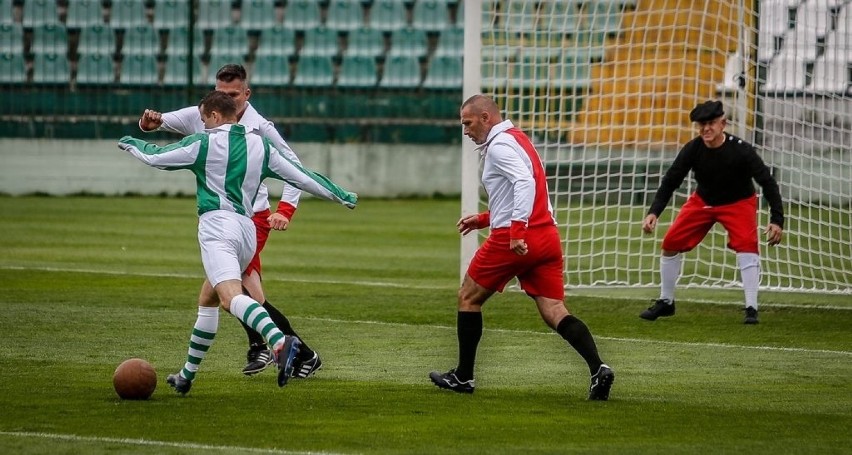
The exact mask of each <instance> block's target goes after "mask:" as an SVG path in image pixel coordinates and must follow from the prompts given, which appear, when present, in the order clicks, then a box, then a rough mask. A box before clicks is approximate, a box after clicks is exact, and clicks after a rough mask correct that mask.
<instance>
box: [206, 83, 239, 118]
mask: <svg viewBox="0 0 852 455" xmlns="http://www.w3.org/2000/svg"><path fill="white" fill-rule="evenodd" d="M198 107H199V108H200V109H201V110H203V111H204V113H205V114H207V115H209V114H210V113H211V112H214V111H215V112H218V113H219V114H221V115H222V117H225V118H233V117H236V116H237V103H236V101H234V99H233V98H231V97H230V96H228V94H227V93H224V92H220V91H217V90H213V91H212V92H210V93H208V94H207V95H205V96H204V98H202V99H201V102H200V103H198Z"/></svg>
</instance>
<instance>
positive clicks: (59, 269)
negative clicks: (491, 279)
mask: <svg viewBox="0 0 852 455" xmlns="http://www.w3.org/2000/svg"><path fill="white" fill-rule="evenodd" d="M0 270H23V271H27V270H32V271H39V272H63V273H91V274H94V275H119V276H147V277H153V278H188V279H198V280H203V279H204V276H203V275H200V274H198V275H195V274H189V273H167V272H126V271H119V270H95V269H83V268H66V267H29V266H27V267H25V266H15V265H0ZM263 280H264V281H276V282H280V283H316V284H339V285H347V286H373V287H383V288H398V289H425V290H454V289H458V286H456V285H423V284H402V283H391V282H384V281H346V280H314V279H311V280H305V279H297V278H286V277H281V276H275V275H273V274H267V275H266V276H264V277H263ZM619 289H623V288H619ZM506 292H522V291H521V290H520V289H517V288H515V287H507V288H506ZM567 292H568V294H569V295H567V297H568V298H570V297H571V295H570V293H572V292H574V293H576V295H577V296H579V297H589V298H595V297H598V298H605V299H609V300H625V301H628V300H629V301H631V302H647V301H650V300H651V299H642V298H639V299H637V298H634V297H627V296H608V295H601V294H599V293H592V294H584V293H583V292H582V289H572V290H569V291H567ZM774 292H777V291H774ZM688 301H689V302H691V303H703V304H712V305H725V306H737V307H742V306H743V303H742V301H740V300H737V301H723V300H701V299H688ZM762 306H763V307H766V308H799V309H811V310H838V311H852V306H848V307H847V306H837V305H819V304H815V305H798V304H786V303H772V304H762Z"/></svg>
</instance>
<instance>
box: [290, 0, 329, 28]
mask: <svg viewBox="0 0 852 455" xmlns="http://www.w3.org/2000/svg"><path fill="white" fill-rule="evenodd" d="M319 26H320V7H319V2H317V1H315V0H288V2H287V7H286V8H285V9H284V27H287V28H290V29H293V30H311V29H314V28H317V27H319Z"/></svg>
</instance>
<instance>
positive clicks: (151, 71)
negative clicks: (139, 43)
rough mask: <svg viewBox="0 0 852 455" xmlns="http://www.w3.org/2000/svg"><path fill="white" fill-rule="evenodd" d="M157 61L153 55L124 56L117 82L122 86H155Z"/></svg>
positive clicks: (156, 81)
mask: <svg viewBox="0 0 852 455" xmlns="http://www.w3.org/2000/svg"><path fill="white" fill-rule="evenodd" d="M158 79H159V77H158V76H157V59H156V58H155V57H154V56H153V55H125V56H124V58H123V59H122V61H121V72H120V75H119V78H118V82H119V83H120V84H122V85H157V84H158V83H159V80H158Z"/></svg>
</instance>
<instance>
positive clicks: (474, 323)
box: [456, 311, 482, 381]
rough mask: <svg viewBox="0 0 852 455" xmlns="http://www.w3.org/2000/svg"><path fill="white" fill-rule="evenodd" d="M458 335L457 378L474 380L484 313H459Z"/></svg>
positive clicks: (457, 322)
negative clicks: (474, 368) (474, 367)
mask: <svg viewBox="0 0 852 455" xmlns="http://www.w3.org/2000/svg"><path fill="white" fill-rule="evenodd" d="M456 333H457V334H458V338H459V365H458V367H456V377H457V378H459V380H462V381H468V380H471V379H473V364H474V363H475V362H476V348H477V347H478V346H479V340H480V339H481V338H482V313H481V312H479V311H459V313H458V318H457V319H456Z"/></svg>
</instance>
